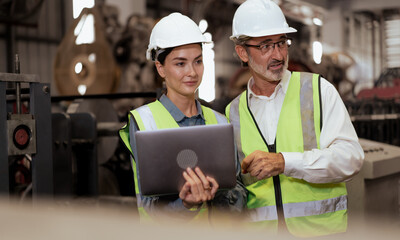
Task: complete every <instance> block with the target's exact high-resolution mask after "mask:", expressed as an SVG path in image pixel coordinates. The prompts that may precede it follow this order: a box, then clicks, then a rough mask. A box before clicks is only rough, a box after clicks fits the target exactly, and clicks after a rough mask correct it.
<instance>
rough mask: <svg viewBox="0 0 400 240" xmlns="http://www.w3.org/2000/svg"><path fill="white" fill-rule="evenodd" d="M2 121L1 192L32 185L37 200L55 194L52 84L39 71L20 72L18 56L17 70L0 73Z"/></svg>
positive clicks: (30, 187) (17, 192) (0, 111)
mask: <svg viewBox="0 0 400 240" xmlns="http://www.w3.org/2000/svg"><path fill="white" fill-rule="evenodd" d="M10 106H11V107H10ZM0 124H1V127H0V139H1V140H0V142H1V144H0V164H1V167H0V178H1V180H0V192H1V194H3V195H4V196H7V197H9V196H10V193H11V194H13V193H15V194H21V195H23V194H24V193H25V194H26V191H29V190H30V189H32V196H33V199H34V200H35V199H37V198H38V197H39V196H47V197H52V196H53V192H54V191H53V158H52V152H51V132H52V131H51V102H50V86H49V84H45V83H41V82H40V81H39V77H38V76H36V75H27V74H19V61H18V59H17V60H16V73H14V74H11V73H0ZM26 165H28V167H27V166H26ZM18 180H22V181H18ZM30 180H31V182H30ZM21 185H22V186H23V189H19V190H18V191H17V189H18V188H17V187H18V186H21ZM23 196H24V195H23Z"/></svg>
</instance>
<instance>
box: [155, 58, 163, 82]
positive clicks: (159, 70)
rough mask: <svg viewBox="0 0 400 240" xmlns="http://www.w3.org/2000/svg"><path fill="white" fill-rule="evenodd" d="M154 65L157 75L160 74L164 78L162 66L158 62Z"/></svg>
mask: <svg viewBox="0 0 400 240" xmlns="http://www.w3.org/2000/svg"><path fill="white" fill-rule="evenodd" d="M155 64H156V68H157V72H158V74H160V76H161V77H162V78H165V71H164V66H163V65H162V64H161V63H160V62H159V61H156V62H155Z"/></svg>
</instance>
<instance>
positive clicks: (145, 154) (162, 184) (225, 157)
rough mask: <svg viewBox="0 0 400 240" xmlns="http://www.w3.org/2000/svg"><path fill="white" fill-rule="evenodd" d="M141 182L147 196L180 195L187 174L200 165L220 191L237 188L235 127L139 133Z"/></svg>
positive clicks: (227, 125) (229, 125)
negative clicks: (187, 169) (186, 171)
mask: <svg viewBox="0 0 400 240" xmlns="http://www.w3.org/2000/svg"><path fill="white" fill-rule="evenodd" d="M135 138H136V149H137V160H136V164H137V167H138V171H139V178H140V180H139V183H140V187H141V191H142V194H143V195H147V196H153V195H166V194H177V193H179V191H180V189H181V188H182V186H183V184H184V183H185V179H184V178H183V176H182V173H183V171H184V170H185V169H186V168H187V167H190V168H192V169H194V168H195V167H196V166H198V167H199V168H200V169H201V170H202V171H203V173H204V174H205V175H206V176H207V175H208V176H210V177H213V178H214V179H215V180H216V181H217V182H218V184H219V189H228V188H232V187H234V186H235V185H236V168H235V161H236V160H235V147H234V140H233V127H232V125H231V124H215V125H201V126H191V127H181V128H172V129H161V130H154V131H137V132H136V133H135Z"/></svg>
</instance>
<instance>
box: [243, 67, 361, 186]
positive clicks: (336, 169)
mask: <svg viewBox="0 0 400 240" xmlns="http://www.w3.org/2000/svg"><path fill="white" fill-rule="evenodd" d="M290 78H291V72H290V71H286V72H285V73H284V75H283V77H282V80H281V81H280V83H279V84H278V85H277V86H276V88H275V91H274V92H273V93H272V95H271V96H269V97H267V96H261V95H257V94H255V93H254V92H253V91H252V90H251V87H252V86H253V84H254V80H253V78H251V79H250V81H249V82H248V85H247V90H248V93H249V94H248V98H249V99H248V102H249V107H250V110H251V112H252V113H253V115H254V118H255V120H256V122H257V124H258V127H259V128H260V131H261V133H262V134H263V136H264V138H265V140H266V141H267V143H268V144H274V142H275V136H276V130H277V126H278V120H279V115H280V113H281V109H282V105H283V100H284V99H285V95H286V91H287V88H288V85H289V81H290ZM321 102H322V103H321V104H322V118H323V119H322V130H321V136H320V146H321V149H313V150H311V151H305V152H304V153H300V152H282V155H283V157H284V158H285V170H284V174H285V175H286V176H290V177H294V178H299V179H304V180H306V181H308V182H311V183H330V182H342V181H344V180H348V179H350V178H351V177H352V176H354V175H355V174H356V173H358V172H359V170H360V169H361V166H362V163H363V160H364V151H363V149H362V147H361V145H360V144H359V142H358V137H357V134H356V132H355V130H354V127H353V124H352V122H351V120H350V117H349V114H348V112H347V109H346V107H345V105H344V103H343V101H342V99H341V98H340V95H339V93H338V92H337V90H336V88H335V87H334V86H333V85H332V84H331V83H329V82H328V81H327V80H326V79H324V78H322V77H321Z"/></svg>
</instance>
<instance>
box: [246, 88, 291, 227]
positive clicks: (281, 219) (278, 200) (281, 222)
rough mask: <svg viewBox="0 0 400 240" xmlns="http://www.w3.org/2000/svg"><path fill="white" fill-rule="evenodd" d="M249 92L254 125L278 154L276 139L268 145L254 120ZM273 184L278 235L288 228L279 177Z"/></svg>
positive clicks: (270, 148) (247, 97) (275, 177)
mask: <svg viewBox="0 0 400 240" xmlns="http://www.w3.org/2000/svg"><path fill="white" fill-rule="evenodd" d="M248 94H249V93H248V91H246V105H247V110H248V111H249V113H250V116H251V118H252V119H253V122H254V124H255V125H256V127H257V130H258V133H259V134H260V136H261V138H262V139H263V141H264V143H265V145H266V146H267V148H268V152H270V153H276V138H275V142H274V144H272V145H268V143H267V141H266V140H265V138H264V136H263V135H262V133H261V131H260V128H259V127H258V124H257V121H256V119H255V118H254V115H253V113H252V112H251V110H250V106H249V101H248V99H249V96H248ZM272 180H273V183H274V191H275V205H276V212H277V215H278V233H287V227H286V222H285V215H284V214H283V203H282V190H281V180H280V179H279V175H277V176H273V177H272Z"/></svg>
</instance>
